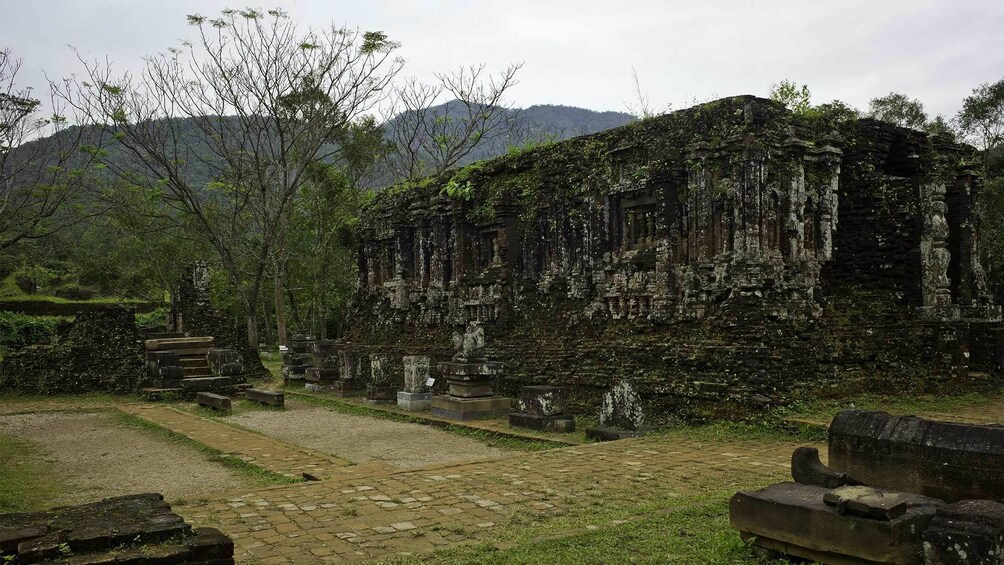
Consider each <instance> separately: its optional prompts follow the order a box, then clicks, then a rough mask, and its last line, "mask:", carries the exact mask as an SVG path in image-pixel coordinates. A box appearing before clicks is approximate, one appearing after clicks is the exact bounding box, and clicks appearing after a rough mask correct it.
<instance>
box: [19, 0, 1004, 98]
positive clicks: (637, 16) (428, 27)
mask: <svg viewBox="0 0 1004 565" xmlns="http://www.w3.org/2000/svg"><path fill="white" fill-rule="evenodd" d="M252 5H254V6H258V7H262V8H266V9H267V8H272V7H275V6H277V5H279V6H282V7H283V8H284V9H285V10H286V11H288V12H289V13H290V14H291V15H292V16H293V17H294V18H296V19H297V20H298V21H300V22H302V23H303V24H304V25H307V26H314V27H319V26H323V25H327V24H329V23H330V22H332V21H335V22H337V23H339V24H347V25H349V26H353V27H356V26H358V27H360V28H362V29H364V30H382V31H384V32H386V33H387V34H388V35H389V36H390V37H391V39H394V40H397V41H400V42H401V43H402V44H403V45H402V48H401V51H400V54H401V55H402V56H403V57H404V58H405V59H406V61H407V66H406V69H405V72H406V73H407V74H408V75H413V76H418V77H419V78H431V76H432V73H433V72H435V71H441V70H446V69H450V68H454V67H456V66H459V65H462V64H470V63H481V62H484V63H487V64H488V65H489V68H491V69H496V70H498V69H502V68H504V67H505V66H506V65H507V64H508V63H510V62H515V61H523V62H524V63H525V66H524V68H523V70H522V72H521V75H520V84H519V85H518V87H517V88H516V89H514V90H513V92H512V101H513V102H514V103H515V104H516V105H518V106H528V105H531V104H541V103H551V104H567V105H572V106H581V107H585V108H592V109H596V110H621V111H623V110H626V108H627V105H628V104H630V103H632V101H633V100H634V94H633V91H634V88H633V82H632V75H631V69H632V67H634V68H635V69H637V72H638V76H639V78H640V80H641V84H642V89H643V90H644V91H645V92H646V93H647V94H648V96H649V98H650V99H651V102H652V103H653V105H655V106H660V107H661V106H665V105H666V104H672V106H673V108H675V109H679V108H682V107H686V106H689V105H690V104H691V103H693V101H694V100H697V101H704V100H708V99H711V98H716V97H722V96H729V95H734V94H747V93H748V94H757V95H766V94H767V92H768V91H769V90H770V86H771V84H772V83H774V82H778V81H780V80H782V79H785V78H788V79H791V80H794V81H797V82H799V83H807V84H808V85H809V86H810V88H811V89H812V92H813V94H814V101H815V102H825V101H828V100H832V99H834V98H837V99H841V100H844V101H846V102H849V103H851V104H852V105H854V106H857V107H859V108H864V107H866V106H867V104H868V100H869V99H870V98H872V97H875V96H879V95H883V94H886V93H888V92H890V91H894V90H895V91H901V92H905V93H907V94H909V95H911V96H913V97H916V98H919V99H920V100H921V101H923V102H924V103H925V104H926V106H927V108H928V111H929V113H930V114H932V115H933V114H936V113H942V114H946V115H949V116H951V115H954V114H955V112H956V111H957V110H958V108H959V105H960V101H961V99H962V98H963V97H965V96H966V95H967V94H969V93H970V92H971V91H972V89H973V87H975V86H976V85H978V84H980V83H982V82H988V81H996V80H999V79H1001V78H1002V77H1004V1H1001V0H895V1H893V0H866V1H861V0H842V1H839V2H834V1H832V0H826V1H818V2H817V1H811V0H800V1H788V0H784V1H782V0H777V1H767V0H720V1H713V0H704V1H702V0H687V1H677V0H663V1H635V0H619V1H615V0H600V1H594V0H560V1H549V0H536V1H527V0H508V1H505V2H501V1H498V0H496V1H492V2H487V1H477V2H476V1H468V2H462V1H459V0H435V1H432V0H430V1H423V2H419V1H411V2H405V1H394V0H358V1H354V2H348V1H333V0H327V1H325V0H298V1H292V2H274V1H273V2H272V3H264V2H263V3H261V4H258V3H253V4H252ZM243 6H244V4H241V3H234V2H228V1H218V0H173V1H170V2H163V1H153V0H142V1H141V0H131V1H130V0H88V1H84V0H77V1H71V0H0V48H2V47H9V48H11V49H12V50H13V51H14V52H15V54H16V55H17V56H18V57H20V58H22V59H23V60H24V69H23V78H24V82H25V83H27V84H31V85H34V86H36V87H44V85H45V79H44V75H43V74H42V72H43V70H44V71H45V73H47V74H48V75H49V76H51V77H59V76H64V75H68V74H71V73H73V72H75V71H77V70H78V66H77V65H78V64H79V63H77V61H76V59H75V58H74V56H73V54H72V52H71V51H70V49H69V48H68V47H67V45H73V46H75V47H77V48H78V49H79V50H80V51H81V52H82V53H84V54H85V55H86V56H88V57H91V58H96V57H102V58H103V57H105V56H108V57H109V58H110V59H111V60H112V61H113V62H115V64H116V67H117V68H118V69H121V70H128V69H136V68H138V67H139V65H140V64H141V58H142V56H143V55H145V54H152V53H156V52H158V51H163V50H164V49H166V48H167V47H171V46H174V45H177V43H178V40H180V39H183V38H187V37H191V36H192V30H191V28H189V27H188V26H187V25H186V23H185V15H186V14H190V13H201V14H203V15H216V14H218V13H219V10H220V9H222V8H224V7H237V8H240V7H243Z"/></svg>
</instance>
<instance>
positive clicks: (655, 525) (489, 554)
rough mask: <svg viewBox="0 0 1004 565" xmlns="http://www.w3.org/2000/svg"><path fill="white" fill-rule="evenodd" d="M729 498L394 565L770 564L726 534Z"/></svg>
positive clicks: (550, 527) (539, 531) (549, 525)
mask: <svg viewBox="0 0 1004 565" xmlns="http://www.w3.org/2000/svg"><path fill="white" fill-rule="evenodd" d="M729 496H731V492H722V493H717V494H716V495H714V496H703V497H700V498H692V499H689V500H687V501H686V502H682V503H681V502H680V501H676V502H675V503H674V504H673V505H672V506H667V507H664V508H660V509H655V510H651V511H648V512H646V513H643V514H636V515H633V516H621V517H620V518H619V519H620V520H624V521H625V522H624V523H620V524H612V523H611V521H612V519H611V515H610V514H611V513H609V512H607V511H605V509H602V508H601V509H599V511H598V513H591V514H590V515H589V516H587V517H584V518H578V519H572V520H569V519H563V518H559V519H557V520H552V521H548V522H542V523H541V524H534V523H532V521H531V523H528V524H525V525H516V526H515V527H506V528H503V529H501V530H499V531H498V532H497V537H495V538H494V539H493V540H492V541H490V542H488V541H483V542H478V543H473V544H468V545H455V546H451V547H449V548H448V549H444V550H440V551H437V552H435V553H432V554H431V555H422V556H416V557H403V558H400V559H398V560H395V561H392V562H393V563H402V564H403V563H479V564H480V563H486V564H495V565H502V564H522V563H569V564H571V563H575V564H579V563H694V564H698V563H699V564H706V563H716V564H718V563H722V564H729V563H734V564H746V563H766V562H772V561H771V560H767V559H763V558H761V557H759V556H758V555H756V554H755V553H754V552H753V551H752V550H751V549H750V548H749V547H748V546H747V545H746V544H745V543H743V542H742V540H740V538H739V534H738V533H737V532H736V531H735V530H733V529H732V528H731V527H730V526H729V518H728V514H729V509H728V498H729ZM614 514H616V513H614ZM517 522H519V520H517ZM556 526H557V527H558V528H564V529H563V530H559V529H556ZM587 526H589V527H587ZM590 528H595V529H590ZM443 533H452V532H443ZM493 533H494V532H493ZM776 562H777V563H784V561H776Z"/></svg>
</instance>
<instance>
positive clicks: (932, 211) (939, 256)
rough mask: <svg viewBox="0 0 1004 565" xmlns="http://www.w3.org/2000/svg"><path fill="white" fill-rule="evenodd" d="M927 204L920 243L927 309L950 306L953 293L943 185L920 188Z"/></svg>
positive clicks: (922, 197) (925, 204)
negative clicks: (928, 307)
mask: <svg viewBox="0 0 1004 565" xmlns="http://www.w3.org/2000/svg"><path fill="white" fill-rule="evenodd" d="M920 193H921V200H922V202H923V203H924V206H925V210H924V227H923V234H922V237H921V242H920V255H921V268H922V270H923V282H922V284H923V299H924V306H949V305H951V304H952V291H951V288H950V284H951V283H950V281H949V279H948V263H949V261H950V260H951V253H950V252H949V251H948V221H947V220H946V218H945V212H946V211H947V205H946V204H945V185H944V184H925V185H922V186H921V187H920Z"/></svg>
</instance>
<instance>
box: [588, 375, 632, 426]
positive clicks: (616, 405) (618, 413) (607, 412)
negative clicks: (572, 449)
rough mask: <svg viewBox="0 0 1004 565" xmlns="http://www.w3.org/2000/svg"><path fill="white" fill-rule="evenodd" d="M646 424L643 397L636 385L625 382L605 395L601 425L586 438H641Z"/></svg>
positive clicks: (601, 412) (628, 381) (601, 410)
mask: <svg viewBox="0 0 1004 565" xmlns="http://www.w3.org/2000/svg"><path fill="white" fill-rule="evenodd" d="M644 424H645V415H644V413H643V412H642V409H641V397H640V396H639V395H638V391H637V390H636V389H635V386H634V383H633V382H632V381H630V380H624V381H621V382H620V383H618V384H617V385H616V386H615V387H613V388H612V389H610V391H608V392H607V393H606V394H604V395H603V405H602V406H601V407H600V425H599V426H598V427H596V428H590V429H588V430H586V436H587V437H590V438H593V439H595V440H598V441H612V440H618V439H628V438H633V437H641V436H643V435H645V432H644V431H643V430H642V426H643V425H644Z"/></svg>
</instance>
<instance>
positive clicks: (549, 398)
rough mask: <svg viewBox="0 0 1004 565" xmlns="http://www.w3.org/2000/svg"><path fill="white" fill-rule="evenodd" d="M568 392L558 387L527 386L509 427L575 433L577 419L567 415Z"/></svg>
mask: <svg viewBox="0 0 1004 565" xmlns="http://www.w3.org/2000/svg"><path fill="white" fill-rule="evenodd" d="M567 399H568V392H567V391H566V390H565V389H563V388H561V387H557V386H547V385H539V386H525V387H523V388H522V389H521V390H520V397H519V401H518V402H517V410H518V411H517V412H513V413H511V414H509V425H510V426H514V427H518V428H530V429H533V430H541V431H547V432H574V431H575V419H574V418H572V417H571V416H569V415H567V414H565V410H566V405H567Z"/></svg>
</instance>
